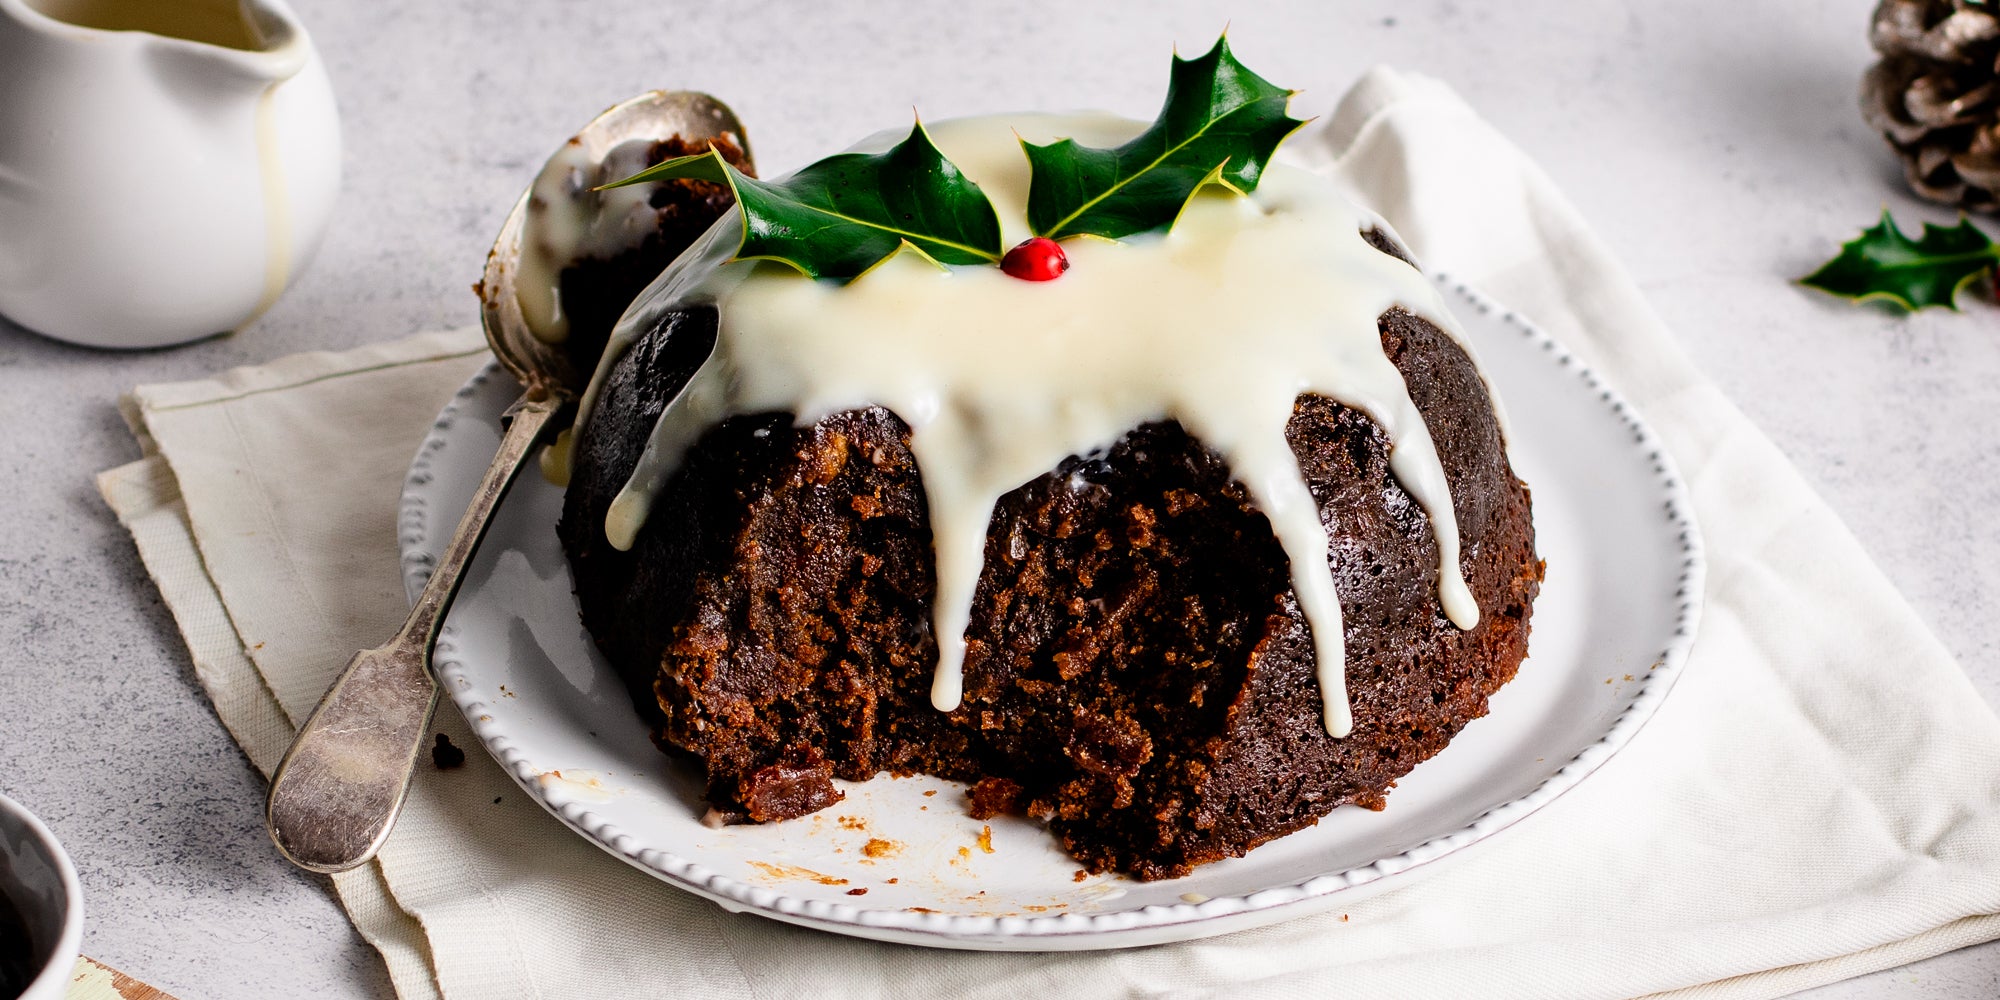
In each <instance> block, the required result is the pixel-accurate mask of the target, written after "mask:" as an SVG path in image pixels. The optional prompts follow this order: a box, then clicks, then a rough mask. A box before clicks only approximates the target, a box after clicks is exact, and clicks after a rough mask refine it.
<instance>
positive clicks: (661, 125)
mask: <svg viewBox="0 0 2000 1000" xmlns="http://www.w3.org/2000/svg"><path fill="white" fill-rule="evenodd" d="M673 135H679V136H681V137H682V138H683V139H686V140H689V141H690V142H693V141H698V140H701V139H707V138H720V137H726V138H728V139H729V140H730V141H731V142H733V143H735V144H736V146H737V147H738V148H739V149H741V150H742V151H743V161H742V162H743V165H744V166H745V167H748V166H749V165H750V163H751V158H750V142H749V140H748V139H747V138H745V136H744V134H743V125H742V123H741V122H738V121H737V120H736V115H735V113H734V112H732V111H730V110H729V108H728V107H727V106H725V105H724V104H723V103H722V102H721V101H718V100H716V99H715V98H713V97H710V96H709V95H707V94H703V93H697V92H695V91H690V90H649V91H647V92H646V93H643V94H640V95H639V96H637V97H633V98H630V99H628V100H625V101H621V102H619V103H618V104H615V105H612V106H611V107H610V108H608V109H606V110H605V112H604V113H603V114H601V115H598V116H597V117H596V118H594V119H592V120H591V122H590V124H588V125H586V126H584V127H583V130H582V131H581V132H578V133H577V134H576V139H575V140H574V141H576V142H577V143H579V144H581V145H582V146H583V149H584V152H585V154H587V155H588V156H589V158H590V160H591V162H593V163H602V162H603V161H604V158H605V157H606V156H608V155H610V153H611V151H612V150H614V149H616V148H618V147H619V146H622V145H624V144H625V143H627V142H631V141H633V140H635V139H636V140H655V139H664V138H667V137H668V136H673ZM530 197H532V192H531V191H524V192H522V193H521V197H520V199H519V200H517V201H516V202H514V209H513V211H511V212H508V213H507V221H505V222H503V223H501V224H500V236H499V237H498V238H497V239H495V240H494V241H493V249H492V251H491V252H489V253H488V254H487V255H486V271H485V273H484V274H483V275H481V276H480V279H479V285H478V292H479V305H480V314H479V316H480V323H481V325H482V326H484V327H485V329H486V342H487V343H488V344H489V345H491V346H492V348H493V354H494V356H495V357H496V358H498V359H499V360H500V364H501V366H502V367H504V368H506V369H507V371H508V372H509V373H510V374H512V375H513V376H514V379H515V381H517V382H520V383H521V385H522V387H523V388H525V389H526V390H527V394H528V395H530V396H534V395H536V394H538V393H551V394H557V395H562V396H564V397H565V398H571V399H573V398H575V397H576V396H578V395H580V394H581V393H582V391H583V387H584V386H585V385H586V384H587V383H588V382H589V381H590V372H588V371H577V370H576V366H575V365H574V364H573V363H572V361H571V359H570V355H569V354H568V353H567V352H565V351H564V350H563V349H562V346H561V345H560V344H555V343H550V342H548V341H545V340H542V339H541V338H539V337H536V336H535V335H534V332H533V331H532V330H530V329H529V327H528V321H527V318H526V317H525V316H523V315H522V314H521V300H520V298H519V295H518V293H517V290H516V288H515V281H516V279H517V278H518V277H519V275H520V264H521V247H522V240H523V238H524V236H525V235H526V232H527V228H528V200H529V198H530Z"/></svg>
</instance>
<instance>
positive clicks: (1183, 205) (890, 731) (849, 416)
mask: <svg viewBox="0 0 2000 1000" xmlns="http://www.w3.org/2000/svg"><path fill="white" fill-rule="evenodd" d="M1287 97H1288V94H1287V92H1285V91H1283V90H1280V89H1277V88H1274V87H1271V86H1270V85H1269V84H1268V83H1265V82H1264V81H1263V80H1261V79H1260V78H1258V77H1256V76H1255V75H1254V74H1251V73H1250V72H1249V71H1248V70H1247V69H1244V68H1243V67H1242V66H1241V65H1240V64H1239V63H1237V62H1236V61H1235V59H1234V58H1233V57H1231V56H1230V54H1229V53H1228V51H1227V48H1226V46H1224V45H1222V44H1220V43H1218V45H1217V46H1216V48H1215V49H1214V50H1212V51H1211V52H1209V53H1208V54H1206V55H1204V56H1202V57H1199V58H1197V59H1193V60H1178V59H1177V60H1176V63H1175V70H1174V80H1173V87H1172V89H1171V90H1170V93H1169V97H1168V101H1167V107H1166V108H1165V110H1163V112H1162V114H1161V117H1160V120H1159V121H1157V122H1155V123H1153V124H1152V125H1150V126H1148V125H1146V124H1144V123H1138V122H1131V121H1126V120H1122V119H1117V118H1113V117H1109V116H1102V115H1081V116H1060V117H1058V116H1045V115H1007V116H997V117H990V118H975V119H965V120H959V121H952V122H944V123H940V124H934V125H930V126H927V127H926V126H919V127H917V128H914V129H912V130H911V131H910V133H909V135H908V137H907V138H905V139H903V140H902V141H901V142H896V141H895V139H894V137H890V138H888V139H878V140H874V141H871V142H869V143H864V144H863V146H862V147H859V148H860V149H861V150H862V151H860V152H853V153H847V154H842V155H840V156H836V157H833V158H830V159H828V160H824V161H821V162H820V163H817V164H814V165H813V166H811V167H808V168H806V169H805V170H802V171H800V172H799V173H797V174H794V175H792V177H790V178H787V179H784V180H780V181H775V182H767V181H756V180H753V179H751V178H748V177H746V176H744V175H742V174H740V173H737V172H735V171H733V170H732V169H730V168H729V167H728V165H727V164H726V162H725V161H724V159H723V158H722V157H721V156H720V155H717V154H703V155H700V156H693V157H686V158H682V159H676V160H670V161H668V162H666V163H664V164H662V165H661V166H660V167H657V168H654V169H653V170H651V171H647V172H646V173H644V174H641V175H640V177H641V178H659V177H674V178H681V179H698V180H702V181H706V182H711V183H722V184H727V185H728V186H729V187H731V188H732V189H733V191H734V193H735V195H736V196H737V198H738V207H739V211H738V212H736V213H732V214H731V215H729V216H726V217H725V218H723V219H722V220H721V221H720V222H718V223H717V224H716V225H715V226H714V227H713V228H711V229H710V230H709V231H708V232H707V233H706V234H705V235H704V236H703V237H702V238H701V239H700V240H699V241H698V242H697V243H696V244H695V245H694V246H693V247H692V248H690V249H689V250H688V251H687V252H686V253H684V254H682V255H681V256H680V257H679V258H678V260H677V261H676V262H675V263H674V264H673V265H672V266H671V267H670V268H669V269H668V270H667V271H666V272H665V273H663V274H662V275H661V276H660V277H659V278H658V279H657V280H656V281H654V282H653V283H652V284H651V286H650V287H649V288H648V289H647V290H646V291H645V292H644V293H643V294H642V295H641V296H640V298H639V300H638V301H637V302H636V303H635V304H634V305H633V307H632V308H631V309H630V310H628V311H627V312H626V313H625V315H624V318H623V319H622V320H621V321H620V323H619V325H618V328H617V330H616V332H615V333H614V335H613V336H612V339H611V343H610V346H609V348H608V349H607V351H606V352H605V357H604V360H603V361H602V362H601V364H600V365H599V367H598V370H597V373H596V376H595V378H594V379H593V381H592V384H591V387H590V389H589V391H588V392H587V393H586V394H585V397H584V399H583V402H582V405H581V407H580V412H579V414H578V418H577V426H576V429H575V433H574V438H573V441H572V445H571V452H570V461H571V463H572V467H571V476H570V485H569V489H568V493H567V496H566V500H565V504H564V511H563V516H562V520H561V524H560V528H559V530H560V534H561V538H562V542H563V546H564V549H565V551H566V552H567V554H568V557H569V560H570V564H571V567H572V570H573V575H574V579H575V583H576V593H577V599H578V602H579V606H580V607H581V609H582V614H583V620H584V623H585V625H586V627H587V628H588V629H589V631H590V633H591V635H592V636H593V637H594V638H595V640H596V642H597V643H598V645H599V647H600V648H601V649H602V650H603V652H604V654H605V655H606V657H607V658H608V659H609V661H610V662H611V663H612V664H613V665H614V666H615V667H616V668H617V670H618V671H619V672H620V674H621V675H622V676H623V677H624V678H625V680H626V682H627V683H628V685H629V686H630V688H631V691H632V694H633V697H634V701H635V703H636V704H637V705H638V707H639V709H640V711H641V712H642V713H643V714H644V715H645V716H646V718H647V719H648V721H649V722H650V723H651V724H652V726H653V727H654V731H655V734H656V739H657V741H658V742H659V743H660V745H661V746H662V748H664V749H666V750H668V751H669V752H671V753H674V754H677V755H682V756H686V757H689V758H692V759H693V761H694V762H695V764H696V766H699V767H700V768H702V769H703V771H704V773H705V775H706V777H707V788H708V791H707V799H708V802H707V808H708V811H709V816H710V817H711V818H712V819H713V820H714V821H716V822H723V823H734V822H772V821H779V820H785V819H788V818H792V817H796V816H800V815H803V814H806V813H810V812H813V811H816V810H819V809H822V808H824V807H826V806H828V805H830V804H832V803H834V802H836V801H838V800H839V799H840V798H841V796H842V792H841V790H840V787H839V785H838V784H837V783H836V779H842V780H848V781H860V780H866V779H868V778H871V777H873V776H875V775H878V774H881V773H882V772H890V773H892V774H910V773H918V772H922V773H928V774H934V775H939V776H943V777H946V778H950V779H955V780H959V781H963V782H966V783H967V784H968V785H969V798H970V804H969V808H970V809H971V811H972V812H973V813H974V815H975V816H981V817H983V816H987V815H991V814H994V813H997V812H1001V811H1012V812H1019V813H1025V814H1026V815H1028V816H1031V817H1034V818H1036V819H1038V820H1041V821H1043V822H1045V823H1046V824H1047V826H1048V828H1049V830H1050V831H1051V833H1052V834H1054V835H1055V836H1056V837H1057V838H1058V839H1059V840H1060V842H1061V843H1062V845H1063V846H1064V848H1065V849H1067V850H1068V851H1069V852H1070V853H1071V854H1073V855H1074V856H1075V857H1076V858H1077V859H1078V860H1079V861H1081V862H1082V863H1083V864H1084V865H1085V866H1086V867H1088V868H1089V869H1091V870H1093V871H1104V870H1115V871H1120V872H1125V873H1128V874H1131V875H1135V876H1137V877H1140V878H1147V879H1152V878H1165V877H1172V876H1177V875H1182V874H1185V873H1187V872H1188V871H1189V870H1190V869H1192V868H1193V867H1194V866H1196V865H1200V864H1203V863H1206V862H1209V861H1214V860H1217V859H1221V858H1226V857H1231V856H1238V855H1241V854H1243V853H1244V852H1246V851H1248V850H1249V849H1251V848H1253V847H1255V846H1256V845H1258V844H1260V843H1263V842H1265V841H1268V840H1271V839H1272V838H1275V837H1279V836H1282V835H1284V834H1286V833H1289V832H1292V831H1294V830H1298V829H1300V828H1303V827H1306V826H1309V825H1311V824H1313V823H1314V822H1316V821H1317V820H1318V819H1319V818H1320V817H1322V816H1324V815H1326V814H1327V813H1328V812H1329V811H1330V810H1332V809H1334V808H1335V807H1337V806H1340V805H1342V804H1346V803H1355V804H1359V805H1362V806H1364V807H1368V808H1381V807H1382V806H1383V804H1384V795H1385V794H1386V793H1387V792H1388V790H1389V789H1390V787H1391V786H1392V785H1393V784H1394V783H1395V781H1396V779H1398V778H1400V777H1401V776H1403V775H1404V774H1406V773H1408V772H1409V770H1410V769H1411V768H1412V767H1414V766H1416V765H1417V764H1418V763H1419V762H1421V761H1423V760H1424V759H1425V758H1427V757H1430V756H1431V755H1433V754H1435V753H1437V752H1438V751H1439V750H1441V749H1442V748H1443V747H1444V746H1445V744H1446V743H1447V742H1448V741H1449V740H1450V739H1451V738H1452V737H1453V735H1455V734H1456V733H1457V732H1458V731H1459V730H1460V729H1461V728H1462V727H1463V726H1465V725H1466V724H1467V723H1468V722H1469V721H1471V720H1473V719H1475V718H1477V717H1479V716H1481V715H1483V714H1485V712H1486V710H1487V700H1488V698H1489V696H1491V695H1492V694H1493V693H1494V691H1496V690H1497V689H1498V688H1499V687H1500V686H1501V685H1502V684H1504V683H1505V682H1506V681H1508V680H1509V679H1510V678H1512V677H1513V675H1514V673H1515V671H1516V669H1517V668H1518V666H1519V664H1520V662H1521V660H1522V657H1523V656H1524V655H1525V654H1526V650H1527V638H1528V622H1529V616H1530V612H1531V608H1532V604H1533V601H1534V598H1535V595H1536V592H1537V589H1538V587H1539V583H1540V579H1541V563H1540V561H1539V560H1538V558H1537V557H1536V554H1535V550H1534V535H1533V528H1532V525H1531V523H1530V514H1529V499H1528V491H1527V489H1526V487H1525V486H1523V485H1522V484H1521V482H1520V481H1519V480H1517V479H1516V478H1515V476H1514V474H1513V471H1512V469H1511V467H1510V466H1509V464H1508V459H1507V453H1506V448H1505V442H1504V440H1503V436H1502V429H1501V427H1500V426H1499V424H1498V422H1497V419H1496V414H1495V409H1494V404H1493V402H1492V400H1491V398H1490V396H1489V394H1488V390H1487V387H1486V385H1485V382H1484V380H1483V379H1482V377H1481V375H1480V373H1479V370H1478V369H1477V367H1476V366H1475V364H1474V362H1473V360H1472V358H1471V357H1470V356H1469V355H1468V353H1467V351H1466V349H1465V348H1464V346H1463V345H1462V344H1461V343H1460V341H1459V340H1458V339H1457V338H1456V337H1455V336H1454V335H1453V333H1452V330H1453V329H1454V324H1453V322H1452V320H1451V318H1450V316H1449V315H1448V314H1447V313H1446V311H1445V309H1444V308H1443V305H1442V303H1441V301H1440V299H1439V297H1438V295H1437V294H1436V292H1435V290H1434V288H1433V286H1432V285H1431V283H1430V282H1429V281H1427V280H1426V279H1425V278H1424V277H1423V275H1422V274H1421V273H1420V272H1419V271H1418V270H1417V269H1416V267H1414V266H1413V265H1412V264H1411V263H1410V261H1409V260H1408V258H1407V256H1406V255H1405V254H1404V253H1403V252H1402V251H1401V250H1400V249H1399V248H1398V246H1397V245H1396V244H1395V243H1394V241H1393V238H1392V237H1391V236H1390V235H1389V234H1388V233H1387V230H1386V228H1385V227H1384V226H1383V225H1382V224H1381V223H1380V222H1379V221H1378V220H1375V219H1373V218H1371V217H1369V216H1367V215H1366V214H1365V213H1363V212H1361V211H1360V210H1358V209H1356V208H1355V207H1353V206H1352V205H1350V204H1348V203H1347V202H1345V201H1344V200H1343V199H1341V198H1340V197H1339V196H1338V195H1337V194H1335V193H1334V192H1333V191H1332V190H1331V189H1330V187H1329V186H1328V185H1327V184H1326V182H1325V181H1323V180H1322V179H1320V178H1319V177H1317V176H1315V175H1312V174H1310V173H1307V172H1305V171H1302V170H1298V169H1295V168H1290V167H1287V166H1283V165H1279V164H1273V163H1271V162H1270V159H1269V158H1270V153H1271V151H1272V150H1273V149H1274V148H1275V147H1276V145H1277V143H1278V142H1279V141H1281V140H1282V139H1283V138H1284V137H1285V136H1286V135H1287V134H1289V133H1290V132H1291V131H1292V130H1293V129H1295V128H1296V127H1297V125H1298V124H1299V123H1298V122H1296V121H1294V120H1293V119H1290V118H1289V117H1287V116H1286V113H1285V104H1286V99H1287ZM1008 247H1011V248H1012V249H1011V250H1007V249H1004V248H1008Z"/></svg>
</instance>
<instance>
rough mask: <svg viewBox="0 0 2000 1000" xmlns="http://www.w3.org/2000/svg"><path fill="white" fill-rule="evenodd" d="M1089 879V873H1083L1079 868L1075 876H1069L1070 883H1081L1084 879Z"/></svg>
mask: <svg viewBox="0 0 2000 1000" xmlns="http://www.w3.org/2000/svg"><path fill="white" fill-rule="evenodd" d="M1089 877H1090V873H1089V872H1087V871H1085V870H1083V869H1081V868H1078V869H1077V870H1076V874H1075V875H1072V876H1070V881H1072V882H1081V881H1083V880H1084V879H1087V878H1089Z"/></svg>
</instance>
